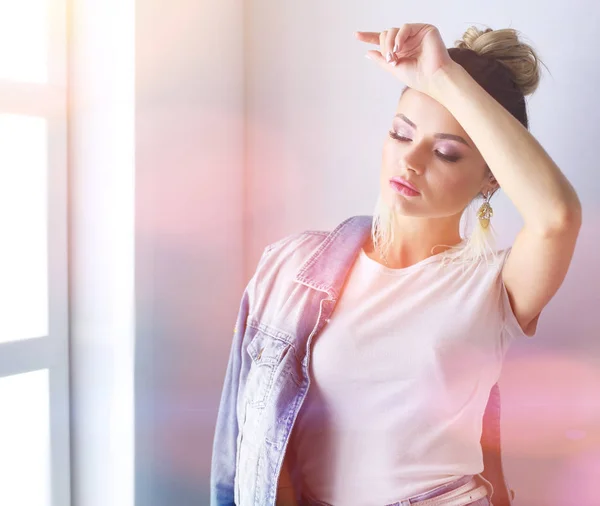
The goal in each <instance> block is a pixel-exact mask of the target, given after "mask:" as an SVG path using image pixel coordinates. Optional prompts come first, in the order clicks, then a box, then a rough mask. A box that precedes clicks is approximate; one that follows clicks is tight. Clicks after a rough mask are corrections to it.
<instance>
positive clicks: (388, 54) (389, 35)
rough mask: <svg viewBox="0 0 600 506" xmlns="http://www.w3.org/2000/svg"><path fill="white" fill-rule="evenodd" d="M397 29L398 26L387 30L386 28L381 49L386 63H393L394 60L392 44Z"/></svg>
mask: <svg viewBox="0 0 600 506" xmlns="http://www.w3.org/2000/svg"><path fill="white" fill-rule="evenodd" d="M399 30H400V29H399V28H390V29H389V30H386V36H385V41H384V45H383V47H382V49H381V54H382V55H384V56H385V59H386V61H387V62H388V63H393V62H394V61H395V60H396V57H395V56H394V53H395V51H394V45H395V43H396V34H397V33H398V31H399Z"/></svg>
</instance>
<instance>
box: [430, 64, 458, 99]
mask: <svg viewBox="0 0 600 506" xmlns="http://www.w3.org/2000/svg"><path fill="white" fill-rule="evenodd" d="M465 72H466V71H465V69H464V68H463V67H462V65H460V64H458V63H456V62H455V61H454V60H451V61H450V63H448V64H446V65H444V66H442V67H440V68H439V69H437V70H436V71H435V72H434V73H433V75H432V76H431V79H430V81H429V93H428V94H429V96H430V97H431V98H433V99H435V100H437V101H438V102H440V103H441V104H443V103H444V99H445V97H447V96H449V94H450V92H451V91H453V90H455V89H456V87H457V84H458V82H459V81H460V79H461V78H462V77H464V74H465Z"/></svg>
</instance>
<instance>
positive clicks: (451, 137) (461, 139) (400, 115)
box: [394, 113, 471, 147]
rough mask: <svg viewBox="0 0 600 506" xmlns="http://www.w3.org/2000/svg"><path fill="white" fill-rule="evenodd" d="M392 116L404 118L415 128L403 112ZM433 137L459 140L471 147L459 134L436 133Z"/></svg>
mask: <svg viewBox="0 0 600 506" xmlns="http://www.w3.org/2000/svg"><path fill="white" fill-rule="evenodd" d="M394 117H395V118H400V119H401V120H404V121H405V122H406V123H408V124H409V125H410V126H411V127H413V128H414V129H415V130H416V128H417V125H415V124H414V123H413V122H412V121H411V120H409V119H408V118H407V117H406V116H404V114H402V113H400V114H396V116H394ZM434 137H435V138H436V139H447V140H451V141H458V142H461V143H462V144H464V145H465V146H469V147H471V145H470V144H469V143H468V142H467V141H466V140H464V139H463V138H462V137H461V136H460V135H454V134H443V133H437V134H435V135H434Z"/></svg>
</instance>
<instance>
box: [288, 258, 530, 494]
mask: <svg viewBox="0 0 600 506" xmlns="http://www.w3.org/2000/svg"><path fill="white" fill-rule="evenodd" d="M509 252H510V248H508V249H506V250H501V251H499V252H498V255H497V257H496V259H495V260H493V261H491V262H490V263H486V262H484V261H482V262H479V263H477V264H472V265H468V266H467V267H463V266H462V265H460V264H450V265H448V266H445V267H443V268H442V269H439V268H438V266H439V265H440V258H441V255H434V256H431V257H428V258H426V259H425V260H422V261H421V262H419V263H417V264H414V265H411V266H409V267H407V268H403V269H390V268H388V267H385V266H384V265H381V264H379V263H378V262H376V261H374V260H373V259H371V258H369V257H368V256H367V255H366V253H365V252H364V250H361V252H360V254H359V255H358V256H357V259H356V262H355V264H354V266H353V267H352V269H351V271H350V273H349V277H348V279H347V282H346V285H345V287H344V291H343V293H342V296H341V297H340V299H339V300H338V302H337V306H336V308H335V310H334V313H333V314H332V316H331V319H330V321H329V323H328V324H327V326H326V327H325V329H324V330H323V331H321V333H320V334H318V336H317V337H316V338H315V340H314V341H313V343H312V344H313V348H312V355H311V362H310V378H311V384H310V388H309V391H308V395H307V398H306V399H305V401H304V404H303V406H302V409H301V411H300V413H299V415H298V418H297V420H296V422H295V426H294V430H293V433H292V440H291V444H292V445H293V446H294V448H295V451H296V453H297V457H298V460H297V462H298V465H299V466H300V470H301V473H302V479H303V482H304V485H305V487H306V490H307V492H308V494H309V495H311V496H312V497H314V498H316V499H319V500H321V501H325V502H328V503H330V504H334V505H344V506H352V505H360V506H368V505H371V504H372V505H374V506H375V505H377V506H381V505H382V504H388V503H393V502H395V501H400V500H403V499H406V498H408V497H411V496H413V495H416V494H419V493H422V492H426V491H428V490H431V489H432V488H435V487H437V486H439V485H443V484H445V483H448V482H450V481H452V480H454V479H457V478H459V477H461V476H463V475H465V474H478V473H480V472H481V471H483V455H482V449H481V444H480V438H481V428H482V417H483V413H484V411H485V407H486V404H487V401H488V397H489V393H490V389H491V387H492V386H493V385H494V383H496V382H497V381H498V379H499V376H500V372H501V369H502V361H503V358H504V355H505V353H506V350H507V348H508V346H509V345H510V343H511V341H512V339H514V338H516V337H518V336H525V334H524V333H523V331H522V330H521V327H520V326H519V323H518V322H517V320H516V317H515V316H514V314H513V312H512V310H511V307H510V303H509V302H508V295H507V292H506V289H505V287H504V284H503V283H502V277H501V268H502V266H503V264H504V261H505V259H506V257H507V255H508V253H509ZM534 335H535V334H534ZM531 337H533V336H531Z"/></svg>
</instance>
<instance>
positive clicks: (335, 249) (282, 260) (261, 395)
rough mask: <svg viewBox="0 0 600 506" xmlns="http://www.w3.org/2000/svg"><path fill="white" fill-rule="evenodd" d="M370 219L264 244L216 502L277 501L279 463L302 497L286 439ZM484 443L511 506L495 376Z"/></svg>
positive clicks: (233, 388)
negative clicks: (314, 350)
mask: <svg viewBox="0 0 600 506" xmlns="http://www.w3.org/2000/svg"><path fill="white" fill-rule="evenodd" d="M371 224H372V216H354V217H351V218H348V219H347V220H345V221H343V222H342V223H341V224H340V225H338V226H337V227H336V228H335V229H334V230H333V231H332V232H323V231H305V232H302V233H299V234H293V235H290V236H287V237H284V238H283V239H281V240H279V241H277V242H275V243H272V244H270V245H269V246H267V247H266V248H265V250H264V251H263V254H262V256H261V258H260V260H259V262H258V266H257V268H256V271H255V273H254V275H253V276H252V278H251V280H250V281H249V282H248V285H247V286H246V289H245V290H244V293H243V296H242V299H241V304H240V308H239V313H238V316H237V321H236V324H235V328H234V336H233V343H232V346H231V351H230V355H229V361H228V365H227V370H226V373H225V382H224V386H223V391H222V395H221V401H220V405H219V412H218V415H217V423H216V429H215V436H214V443H213V454H212V461H211V477H210V501H211V502H210V504H211V506H232V505H237V506H271V505H275V501H276V497H277V488H278V482H279V478H280V476H281V474H282V469H285V471H286V472H290V476H292V482H293V484H294V493H295V495H296V497H298V498H299V497H300V494H301V490H300V488H301V484H300V483H299V480H298V477H297V476H296V475H295V473H294V469H295V467H294V465H293V455H291V449H288V442H289V440H290V434H291V432H292V428H293V426H294V421H295V420H296V417H297V416H298V413H299V411H300V408H301V407H302V402H303V401H304V398H305V397H306V393H307V391H308V388H309V386H310V379H309V373H308V370H309V361H310V358H311V342H312V341H313V339H314V338H315V336H316V335H317V334H318V333H319V332H320V331H321V330H322V329H323V328H324V327H325V325H327V322H328V321H329V317H330V315H331V314H332V312H333V310H334V308H335V305H336V302H337V300H338V299H339V297H340V293H341V290H342V287H343V285H344V281H345V279H346V277H347V275H348V273H349V271H350V268H351V267H352V265H353V263H354V260H355V258H356V256H357V255H358V253H359V251H360V249H361V247H362V246H363V244H364V242H365V241H366V240H367V239H368V237H369V234H370V231H371ZM481 444H482V449H483V460H484V471H483V472H482V473H481V474H482V475H483V477H484V478H486V479H487V480H488V481H489V482H490V483H491V484H492V485H493V488H494V491H493V502H494V506H511V504H512V503H511V498H513V497H514V492H513V491H512V490H511V489H510V488H509V487H508V485H507V482H506V479H505V476H504V472H503V467H502V459H501V446H500V391H499V389H498V385H497V384H495V385H494V387H493V388H492V390H491V392H490V397H489V400H488V404H487V407H486V410H485V413H484V416H483V430H482V436H481ZM286 450H287V451H286Z"/></svg>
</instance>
